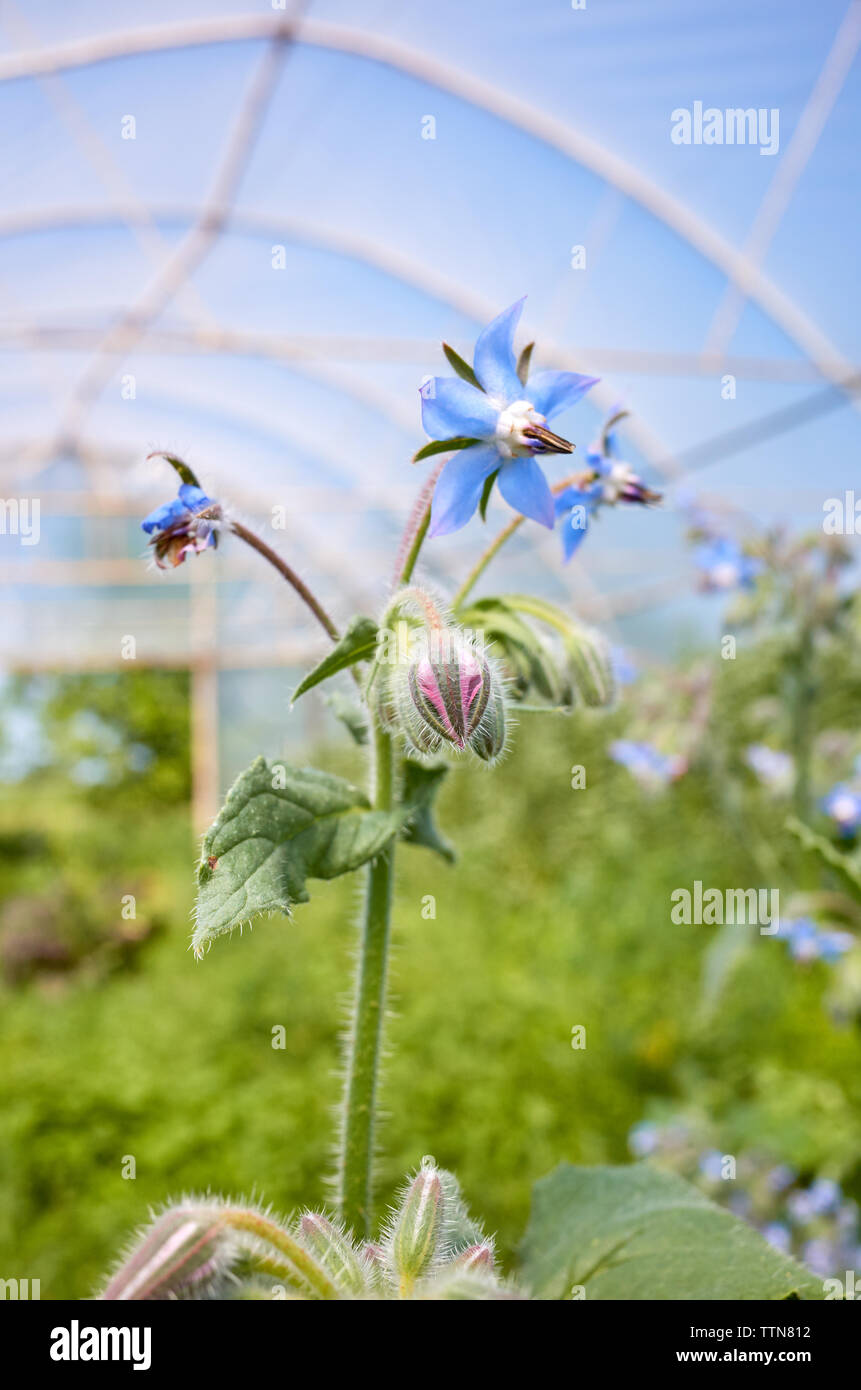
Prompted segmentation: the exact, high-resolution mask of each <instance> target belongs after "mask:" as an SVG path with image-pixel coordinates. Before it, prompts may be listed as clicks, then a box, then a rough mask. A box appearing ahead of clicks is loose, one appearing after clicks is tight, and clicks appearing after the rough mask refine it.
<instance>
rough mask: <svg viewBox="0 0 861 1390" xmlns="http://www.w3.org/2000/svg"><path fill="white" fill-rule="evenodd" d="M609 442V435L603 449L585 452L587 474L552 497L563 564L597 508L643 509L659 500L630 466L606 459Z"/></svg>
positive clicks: (576, 545) (573, 550) (576, 544)
mask: <svg viewBox="0 0 861 1390" xmlns="http://www.w3.org/2000/svg"><path fill="white" fill-rule="evenodd" d="M611 439H612V436H610V435H608V436H606V437H605V440H604V444H603V449H602V447H601V446H599V445H594V446H593V447H592V448H591V449H590V450H589V452H588V453H587V455H586V462H587V464H588V465H589V468H588V471H586V472H584V473H583V474H582V476H581V477H580V478H578V480H577V482H576V483H573V484H572V485H571V487H566V488H565V489H564V491H562V492H560V493H559V495H558V496H557V498H556V501H555V507H554V510H555V512H556V517H557V519H558V520H560V521H561V522H562V527H561V529H562V554H563V556H564V557H565V559H566V561H567V560H570V559H571V556H572V555H573V554H574V552H575V550H577V549H578V548H579V546H580V545H581V543H582V541H583V539H584V537H585V535H586V531H587V530H588V527H589V521H590V520H591V518H592V516H593V515H594V514H595V512H596V511H597V510H598V508H599V507H615V506H616V504H617V503H619V502H634V503H639V504H640V505H641V506H644V505H646V504H647V503H650V502H659V501H660V500H661V494H660V493H659V492H653V491H652V489H651V488H648V487H646V485H645V483H644V482H643V481H642V480H641V479H640V478H638V477H637V475H636V473H635V472H634V470H633V468H631V466H630V464H628V463H623V462H622V460H621V459H615V458H611V457H610V455H609V448H610V442H611Z"/></svg>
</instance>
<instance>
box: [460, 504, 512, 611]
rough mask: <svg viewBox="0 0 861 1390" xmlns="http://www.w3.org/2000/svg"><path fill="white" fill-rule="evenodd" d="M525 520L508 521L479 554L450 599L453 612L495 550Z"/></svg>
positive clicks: (472, 587) (479, 575) (475, 582)
mask: <svg viewBox="0 0 861 1390" xmlns="http://www.w3.org/2000/svg"><path fill="white" fill-rule="evenodd" d="M525 520H526V518H525V517H524V516H516V517H515V518H514V520H513V521H509V523H508V525H507V526H505V527H503V529H502V530H501V531H500V533H499V535H498V536H497V537H496V539H495V540H493V541H491V542H490V545H489V546H488V547H487V549H486V550H485V551H484V552H483V554H481V555H479V557H478V559H477V560H476V562H475V564H474V565H473V567H472V569H471V570H470V572H469V574H468V575H467V576H466V579H465V580H464V581H463V583H462V584H461V586H460V588H459V589H458V591H457V593H456V594H455V596H454V598H453V599H452V603H451V606H452V610H453V611H454V612H455V613H456V612H457V610H458V608H460V606H461V604H462V603H463V601H464V599H465V598H466V597H467V595H468V594H470V593H471V592H472V590H473V589H474V588H475V586H476V584H477V583H478V581H479V579H480V578H481V576H482V575H483V574H484V571H485V570H486V569H487V567H488V565H489V564H490V562H491V560H492V559H493V557H494V555H495V554H496V552H497V551H498V550H501V548H502V547H503V546H504V545H505V542H506V541H507V540H508V539H509V537H510V536H513V535H514V533H515V531H516V530H517V529H518V527H520V526H522V525H523V523H524V521H525Z"/></svg>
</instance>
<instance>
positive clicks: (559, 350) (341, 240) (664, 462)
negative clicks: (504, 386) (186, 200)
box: [0, 206, 679, 477]
mask: <svg viewBox="0 0 861 1390" xmlns="http://www.w3.org/2000/svg"><path fill="white" fill-rule="evenodd" d="M149 211H150V214H151V215H154V216H155V217H156V218H157V219H158V218H170V217H174V218H179V219H181V220H182V221H193V220H194V218H195V216H196V215H197V214H196V209H192V208H187V207H182V208H177V207H176V206H170V207H168V208H158V207H156V208H150V209H149ZM107 215H108V216H110V218H111V220H112V221H114V222H116V223H117V224H119V223H120V222H122V223H123V225H126V226H127V225H128V218H127V217H126V216H123V217H120V216H119V215H117V214H116V212H110V213H108V214H107ZM215 215H216V216H219V213H218V212H217V211H216V213H215ZM73 216H77V218H78V223H79V225H89V226H97V225H103V224H104V222H105V218H106V212H105V210H103V209H81V210H79V212H78V213H77V214H73ZM69 225H70V221H69V214H68V212H67V211H60V212H59V213H58V212H56V211H55V210H52V211H51V212H48V213H43V214H41V215H39V214H37V216H36V218H34V217H33V215H32V214H20V213H13V214H11V215H8V216H6V217H0V236H12V235H21V234H22V233H24V232H27V231H36V230H44V229H45V228H49V227H58V228H59V227H67V226H69ZM223 226H224V228H233V229H237V230H239V231H248V232H250V233H252V234H254V235H260V234H265V235H267V236H272V237H275V238H281V239H286V240H288V241H294V242H297V243H299V244H302V245H306V246H311V247H314V248H320V247H322V248H323V249H324V250H327V251H331V252H332V253H333V254H335V255H340V256H346V257H349V258H350V259H351V260H355V261H358V262H360V263H361V264H364V265H366V266H369V267H371V268H372V269H374V270H378V271H380V272H381V273H382V274H383V275H387V276H391V277H392V278H393V279H396V280H399V281H400V282H401V283H402V284H405V285H409V286H410V287H411V288H413V289H417V290H419V291H420V292H421V293H422V294H425V295H428V296H430V297H431V298H432V299H436V300H437V301H438V302H439V303H441V304H444V305H446V307H447V308H450V309H454V310H455V312H457V313H459V314H463V316H464V317H465V318H468V319H472V320H474V321H475V322H476V323H479V324H481V323H486V322H488V321H489V320H490V319H492V318H493V316H494V315H495V314H496V313H498V311H499V305H498V304H493V303H492V302H491V301H490V300H489V299H486V298H485V297H484V296H483V295H480V294H478V293H476V292H475V291H473V290H470V289H469V288H467V287H465V286H463V285H461V284H460V283H459V281H457V280H455V279H453V278H452V277H451V276H449V275H444V274H442V273H441V272H440V271H437V270H434V269H433V268H432V267H430V266H426V265H424V264H423V263H422V262H420V261H416V260H413V259H412V258H411V257H409V256H405V255H404V254H403V253H402V252H400V251H397V250H394V249H391V248H389V247H388V246H384V245H382V244H380V243H379V242H376V241H374V240H373V239H372V238H371V237H366V236H362V235H359V234H357V233H355V232H347V231H344V230H343V229H342V228H335V227H326V226H321V225H317V224H314V223H311V222H307V221H303V220H301V219H298V218H294V217H285V218H278V217H277V216H276V215H275V214H270V213H260V212H243V211H237V210H233V209H224V210H223ZM536 359H540V360H541V361H544V362H546V363H548V364H552V365H554V366H557V367H560V368H565V369H566V370H569V371H586V370H588V366H589V364H588V362H585V361H584V360H583V359H582V358H581V357H580V356H579V354H577V353H572V352H571V350H570V349H569V348H565V347H563V346H562V345H561V344H559V343H553V342H548V341H546V340H544V341H543V342H542V343H541V344H540V345H539V349H538V351H537V352H536ZM590 400H591V401H592V402H593V403H594V404H596V405H597V406H598V407H599V409H600V410H602V411H603V412H604V413H605V414H609V413H610V412H611V411H613V410H614V409H615V408H616V406H617V404H618V401H619V393H618V391H617V390H615V389H614V388H613V387H612V386H610V385H609V384H608V383H606V382H603V381H602V382H599V383H598V385H597V386H594V387H593V388H592V391H591V393H590ZM620 431H621V432H622V433H625V434H626V435H627V436H628V438H629V439H630V440H631V441H632V443H634V444H635V445H636V447H637V449H638V450H639V451H640V453H641V454H642V455H643V457H644V458H645V459H647V460H648V461H649V463H650V464H651V465H652V467H653V468H655V469H656V471H657V472H658V473H660V474H661V475H662V476H665V477H674V476H676V474H677V473H678V471H679V470H678V468H677V466H676V465H675V463H674V460H673V456H672V452H671V450H670V449H669V448H668V447H667V446H666V445H665V444H664V443H663V441H662V440H661V439H659V438H658V436H657V434H655V433H654V432H653V431H652V430H651V429H650V428H649V427H648V426H647V425H646V424H645V423H644V421H643V420H642V419H641V418H640V417H638V416H630V417H628V419H626V420H624V421H623V422H622V425H621V426H620Z"/></svg>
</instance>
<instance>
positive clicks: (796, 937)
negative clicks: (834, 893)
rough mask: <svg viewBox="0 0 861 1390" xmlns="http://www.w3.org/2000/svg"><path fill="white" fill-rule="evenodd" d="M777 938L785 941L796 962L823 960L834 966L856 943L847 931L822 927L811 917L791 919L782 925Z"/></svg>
mask: <svg viewBox="0 0 861 1390" xmlns="http://www.w3.org/2000/svg"><path fill="white" fill-rule="evenodd" d="M777 936H778V938H779V939H780V940H781V941H785V942H786V944H787V946H788V947H789V951H790V954H791V955H792V957H793V958H794V959H795V960H800V961H811V960H823V961H825V962H826V964H828V965H833V964H834V962H835V961H837V960H839V959H840V957H841V956H842V955H845V954H846V952H847V951H848V950H849V948H850V946H852V945H853V943H854V939H855V938H854V937H853V936H852V935H851V934H850V933H849V932H845V931H833V930H831V929H828V928H824V927H820V926H818V925H817V923H816V922H814V921H813V920H812V919H811V918H810V917H791V918H787V919H785V920H784V921H783V922H781V923H780V926H779V927H778V929H777Z"/></svg>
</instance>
